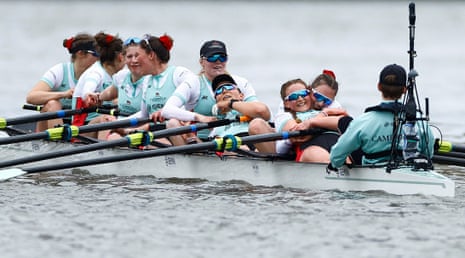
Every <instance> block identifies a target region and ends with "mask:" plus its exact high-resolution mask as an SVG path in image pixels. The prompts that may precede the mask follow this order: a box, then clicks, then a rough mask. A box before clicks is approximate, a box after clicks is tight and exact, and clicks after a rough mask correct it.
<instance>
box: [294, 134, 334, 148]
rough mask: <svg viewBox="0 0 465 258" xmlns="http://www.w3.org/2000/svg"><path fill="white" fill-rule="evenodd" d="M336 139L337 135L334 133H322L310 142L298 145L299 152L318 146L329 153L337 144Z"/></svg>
mask: <svg viewBox="0 0 465 258" xmlns="http://www.w3.org/2000/svg"><path fill="white" fill-rule="evenodd" d="M338 138H339V135H338V134H335V133H322V134H320V135H318V136H315V137H313V138H312V139H311V140H309V141H306V142H304V143H302V144H301V145H300V150H302V151H303V150H305V149H306V148H308V147H310V146H320V147H321V148H323V149H325V150H327V151H328V152H329V151H330V150H331V147H332V146H333V145H334V144H335V143H336V142H337V139H338Z"/></svg>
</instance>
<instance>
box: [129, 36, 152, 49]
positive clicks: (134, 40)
mask: <svg viewBox="0 0 465 258" xmlns="http://www.w3.org/2000/svg"><path fill="white" fill-rule="evenodd" d="M149 38H150V35H145V36H144V38H142V39H141V38H138V37H130V38H128V39H126V40H125V41H124V43H123V45H124V46H125V47H127V46H129V45H131V44H136V45H139V44H141V42H142V41H144V42H145V45H146V46H147V49H148V50H149V51H153V49H152V46H151V45H150V42H149Z"/></svg>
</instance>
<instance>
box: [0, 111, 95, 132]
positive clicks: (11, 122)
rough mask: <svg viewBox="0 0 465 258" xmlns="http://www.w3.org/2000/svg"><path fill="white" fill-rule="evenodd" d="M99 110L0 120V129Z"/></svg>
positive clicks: (48, 113) (49, 113)
mask: <svg viewBox="0 0 465 258" xmlns="http://www.w3.org/2000/svg"><path fill="white" fill-rule="evenodd" d="M96 110H97V108H96V107H91V108H81V109H64V110H59V111H55V112H46V113H40V114H34V115H27V116H21V117H15V118H0V129H3V128H5V127H7V126H9V125H17V124H25V123H29V122H37V121H42V120H49V119H55V118H64V117H68V116H72V115H75V114H83V113H90V112H95V111H96Z"/></svg>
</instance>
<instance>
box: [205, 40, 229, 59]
mask: <svg viewBox="0 0 465 258" xmlns="http://www.w3.org/2000/svg"><path fill="white" fill-rule="evenodd" d="M214 54H222V55H225V56H227V53H226V45H225V44H224V43H223V42H221V41H219V40H210V41H207V42H205V43H203V45H202V47H201V48H200V56H201V57H209V56H212V55H214Z"/></svg>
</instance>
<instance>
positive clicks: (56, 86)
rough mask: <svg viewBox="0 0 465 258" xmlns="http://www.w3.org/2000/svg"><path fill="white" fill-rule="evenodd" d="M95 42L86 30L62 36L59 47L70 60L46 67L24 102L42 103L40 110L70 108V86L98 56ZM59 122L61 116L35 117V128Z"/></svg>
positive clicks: (72, 86)
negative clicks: (36, 118) (65, 37)
mask: <svg viewBox="0 0 465 258" xmlns="http://www.w3.org/2000/svg"><path fill="white" fill-rule="evenodd" d="M96 45H97V42H96V40H95V38H94V36H92V35H90V34H87V33H79V34H77V35H75V36H73V37H70V38H67V39H64V40H63V47H65V48H66V49H67V50H68V52H69V53H70V54H71V60H70V61H69V62H64V63H59V64H56V65H55V66H53V67H52V68H50V69H49V70H48V71H47V72H46V73H45V74H44V75H43V76H42V78H41V79H40V80H39V81H38V82H37V83H36V85H35V86H34V87H33V88H32V89H31V90H30V91H29V93H28V94H27V97H26V102H27V103H29V104H33V105H43V107H42V109H41V112H53V111H58V110H62V109H70V108H71V98H72V96H73V91H74V87H75V85H76V83H77V81H78V79H79V77H80V76H81V75H82V74H83V73H84V71H85V70H86V69H87V68H89V67H90V66H91V65H92V64H93V63H95V61H97V60H98V57H99V54H98V52H97V50H96ZM62 124H63V119H51V120H46V121H38V122H37V124H36V131H44V130H46V129H48V128H53V127H55V126H56V125H62Z"/></svg>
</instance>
